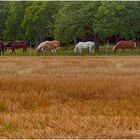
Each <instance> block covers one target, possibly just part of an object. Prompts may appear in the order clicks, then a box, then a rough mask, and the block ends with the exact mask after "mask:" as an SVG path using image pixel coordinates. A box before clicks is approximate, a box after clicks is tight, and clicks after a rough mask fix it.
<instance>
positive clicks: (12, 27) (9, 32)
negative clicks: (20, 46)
mask: <svg viewBox="0 0 140 140" xmlns="http://www.w3.org/2000/svg"><path fill="white" fill-rule="evenodd" d="M27 6H28V2H23V1H20V2H10V6H9V12H8V18H7V19H6V27H5V32H4V38H5V39H6V40H21V39H24V30H23V28H22V26H21V24H22V22H23V19H24V13H25V10H26V7H27Z"/></svg>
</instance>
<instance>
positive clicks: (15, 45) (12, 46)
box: [5, 41, 29, 54]
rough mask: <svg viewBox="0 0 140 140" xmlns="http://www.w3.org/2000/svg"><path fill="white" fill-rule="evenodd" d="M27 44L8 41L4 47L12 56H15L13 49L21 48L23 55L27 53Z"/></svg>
mask: <svg viewBox="0 0 140 140" xmlns="http://www.w3.org/2000/svg"><path fill="white" fill-rule="evenodd" d="M28 46H29V43H28V42H27V41H10V42H8V43H7V44H6V45H5V51H6V49H7V48H10V49H11V50H12V54H13V53H14V54H16V52H15V49H20V48H23V54H24V53H26V52H27V48H28Z"/></svg>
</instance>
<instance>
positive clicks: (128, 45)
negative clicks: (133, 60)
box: [113, 40, 136, 53]
mask: <svg viewBox="0 0 140 140" xmlns="http://www.w3.org/2000/svg"><path fill="white" fill-rule="evenodd" d="M118 49H122V50H123V51H125V49H131V50H132V51H133V49H136V43H135V42H134V41H132V40H129V41H124V40H122V41H119V42H118V43H117V44H116V45H115V46H114V47H113V52H114V53H116V52H117V50H118Z"/></svg>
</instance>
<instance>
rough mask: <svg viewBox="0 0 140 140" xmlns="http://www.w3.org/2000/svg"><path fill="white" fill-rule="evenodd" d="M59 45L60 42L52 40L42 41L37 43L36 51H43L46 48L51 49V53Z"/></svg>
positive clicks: (46, 49)
mask: <svg viewBox="0 0 140 140" xmlns="http://www.w3.org/2000/svg"><path fill="white" fill-rule="evenodd" d="M59 47H60V42H59V41H56V40H53V41H44V42H42V43H40V44H39V46H38V47H37V51H38V53H39V52H45V53H46V51H48V50H51V51H52V52H53V53H56V50H57V49H58V48H59Z"/></svg>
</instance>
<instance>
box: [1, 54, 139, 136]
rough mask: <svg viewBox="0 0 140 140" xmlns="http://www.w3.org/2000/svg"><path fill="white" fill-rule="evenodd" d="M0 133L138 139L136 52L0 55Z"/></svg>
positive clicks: (137, 71)
mask: <svg viewBox="0 0 140 140" xmlns="http://www.w3.org/2000/svg"><path fill="white" fill-rule="evenodd" d="M0 138H140V57H138V56H137V57H136V56H135V57H85V56H83V57H60V56H59V57H57V56H56V57H53V56H52V57H0Z"/></svg>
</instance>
